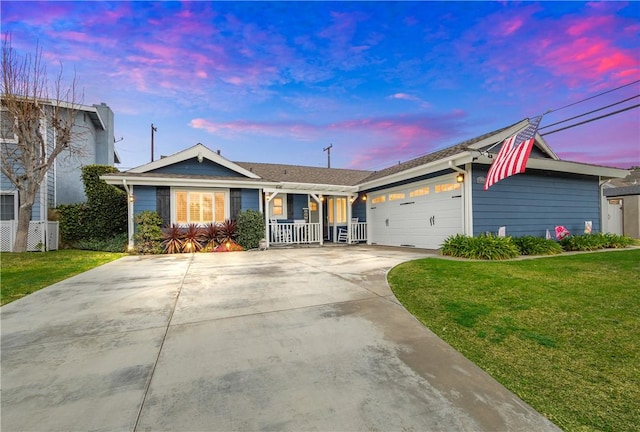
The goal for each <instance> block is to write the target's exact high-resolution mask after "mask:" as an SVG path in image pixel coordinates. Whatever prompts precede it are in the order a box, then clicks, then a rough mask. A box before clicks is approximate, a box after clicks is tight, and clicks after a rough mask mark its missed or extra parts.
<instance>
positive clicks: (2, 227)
mask: <svg viewBox="0 0 640 432" xmlns="http://www.w3.org/2000/svg"><path fill="white" fill-rule="evenodd" d="M17 232H18V221H16V220H8V221H0V252H13V244H14V243H15V241H16V234H17ZM57 249H58V222H45V221H31V222H29V234H28V237H27V250H28V251H30V252H33V251H43V250H57Z"/></svg>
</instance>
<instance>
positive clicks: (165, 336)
mask: <svg viewBox="0 0 640 432" xmlns="http://www.w3.org/2000/svg"><path fill="white" fill-rule="evenodd" d="M193 260H194V254H193V253H192V254H191V257H190V259H189V263H188V264H187V268H186V270H185V272H184V275H183V276H182V280H180V285H179V286H178V291H177V293H176V297H175V299H174V301H173V306H172V307H171V313H170V314H169V319H168V320H167V326H166V328H165V330H164V335H163V336H162V341H161V342H160V349H159V350H158V355H157V356H156V359H155V361H154V362H153V368H152V369H151V374H149V379H148V380H147V385H146V387H145V389H144V396H143V397H142V403H140V409H139V410H138V415H137V416H136V423H135V425H134V426H133V430H132V432H136V430H138V424H139V423H140V417H141V416H142V410H143V409H144V404H145V403H146V401H147V396H148V394H149V389H150V388H151V382H152V381H153V377H154V375H155V373H156V367H158V362H159V361H160V355H161V354H162V349H163V348H164V343H165V341H166V340H167V335H168V334H169V328H170V327H171V321H173V314H174V313H175V311H176V307H177V306H178V300H179V299H180V294H181V293H182V287H183V286H184V281H185V279H186V278H187V275H188V274H189V269H190V268H191V264H193Z"/></svg>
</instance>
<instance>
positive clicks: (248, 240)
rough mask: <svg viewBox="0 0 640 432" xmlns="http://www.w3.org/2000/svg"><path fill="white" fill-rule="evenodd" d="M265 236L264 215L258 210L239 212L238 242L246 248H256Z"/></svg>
mask: <svg viewBox="0 0 640 432" xmlns="http://www.w3.org/2000/svg"><path fill="white" fill-rule="evenodd" d="M263 238H264V216H263V215H262V213H260V212H259V211H257V210H245V211H243V212H241V213H240V214H238V244H239V245H240V246H242V247H243V248H244V249H255V248H257V247H258V246H259V245H260V240H262V239H263Z"/></svg>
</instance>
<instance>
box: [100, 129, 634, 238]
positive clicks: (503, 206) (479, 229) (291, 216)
mask: <svg viewBox="0 0 640 432" xmlns="http://www.w3.org/2000/svg"><path fill="white" fill-rule="evenodd" d="M527 125H528V120H527V119H525V120H522V121H520V122H518V123H516V124H514V125H511V126H509V127H506V128H503V129H500V130H498V131H494V132H491V133H488V134H486V135H483V136H480V137H477V138H475V139H472V140H468V141H465V142H463V143H460V144H458V145H454V146H452V147H448V148H445V149H443V150H439V151H437V152H434V153H431V154H428V155H426V156H422V157H419V158H416V159H413V160H410V161H408V162H405V163H401V164H398V165H394V166H392V167H390V168H387V169H384V170H382V171H377V172H372V171H359V170H346V169H334V168H316V167H306V166H297V165H280V164H267V163H259V162H232V161H229V160H227V159H225V158H224V157H222V156H221V155H220V153H219V152H213V151H211V150H210V149H208V148H207V147H205V146H204V145H202V144H197V145H195V146H193V147H191V148H188V149H186V150H183V151H181V152H179V153H176V154H174V155H172V156H169V157H165V158H162V159H159V160H156V161H153V162H150V163H148V164H146V165H142V166H140V167H137V168H134V169H131V170H129V171H125V172H122V173H114V174H106V175H104V176H102V178H103V179H104V180H106V182H107V183H109V184H114V185H122V186H124V188H125V189H126V190H127V192H128V193H129V196H130V200H129V236H130V241H131V239H132V236H133V232H134V216H135V215H136V214H138V213H140V212H141V211H144V210H153V211H157V212H158V213H159V214H160V216H161V218H162V220H163V222H164V223H165V224H167V225H168V224H173V223H176V224H181V225H184V224H188V223H196V224H205V223H208V222H221V221H223V220H224V219H227V218H234V217H235V216H236V215H237V213H238V212H239V211H243V210H247V209H252V210H259V211H261V212H263V213H264V215H265V221H266V222H267V228H266V230H265V239H266V240H267V242H269V243H275V244H291V243H319V244H322V243H323V242H324V241H332V242H337V241H346V242H350V241H366V242H367V243H369V244H379V245H390V246H408V247H420V248H430V249H436V248H439V247H440V245H441V244H442V242H443V241H444V240H445V239H446V238H447V237H448V236H450V235H453V234H458V233H460V234H467V235H476V234H479V233H485V232H493V233H496V232H497V231H498V229H499V227H501V226H506V229H507V234H508V235H513V236H521V235H525V234H530V235H536V236H544V235H545V233H546V230H547V229H549V230H551V231H553V229H554V227H555V226H556V225H563V226H565V227H566V228H568V229H569V230H570V231H571V232H582V231H583V229H584V223H585V221H592V223H593V229H594V231H599V230H600V226H601V210H600V205H601V196H602V191H601V184H602V182H603V181H604V180H608V179H611V178H620V177H624V176H625V175H627V173H628V171H625V170H621V169H617V168H607V167H601V166H595V165H588V164H582V163H576V162H568V161H561V160H559V158H558V157H557V156H556V155H555V153H554V152H553V151H552V150H551V149H550V148H549V146H548V145H547V144H546V143H545V142H544V140H543V139H542V137H540V136H539V135H537V136H536V144H535V147H534V150H533V151H532V154H531V157H530V159H529V162H528V165H527V172H526V173H525V174H519V175H516V176H513V177H509V178H507V179H505V180H503V181H501V182H499V183H498V184H496V185H494V186H493V187H491V188H490V189H489V190H488V191H484V190H483V185H484V179H485V176H486V174H487V171H488V168H489V165H490V164H491V161H492V159H491V158H489V157H488V156H487V154H488V153H487V150H490V152H491V153H497V152H498V150H499V147H500V146H499V144H500V143H501V142H502V141H504V140H505V139H506V138H507V137H509V136H511V135H513V134H514V133H516V132H518V131H519V130H521V129H522V128H524V127H525V126H527ZM496 144H497V145H496Z"/></svg>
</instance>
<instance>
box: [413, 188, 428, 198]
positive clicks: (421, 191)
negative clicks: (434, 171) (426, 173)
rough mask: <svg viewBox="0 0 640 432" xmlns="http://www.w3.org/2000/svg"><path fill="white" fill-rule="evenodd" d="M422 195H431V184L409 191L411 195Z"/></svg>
mask: <svg viewBox="0 0 640 432" xmlns="http://www.w3.org/2000/svg"><path fill="white" fill-rule="evenodd" d="M422 195H429V186H425V187H423V188H420V189H416V190H414V191H412V192H411V193H409V196H410V197H412V198H413V197H417V196H422Z"/></svg>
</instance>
